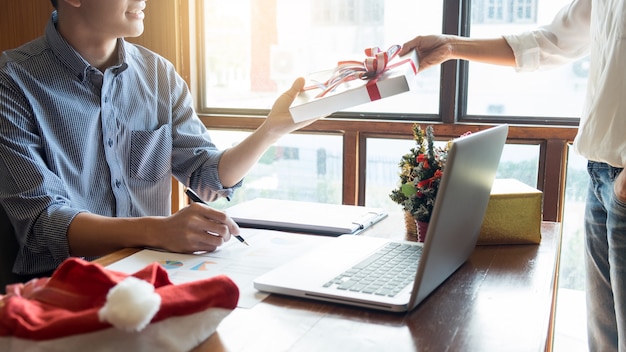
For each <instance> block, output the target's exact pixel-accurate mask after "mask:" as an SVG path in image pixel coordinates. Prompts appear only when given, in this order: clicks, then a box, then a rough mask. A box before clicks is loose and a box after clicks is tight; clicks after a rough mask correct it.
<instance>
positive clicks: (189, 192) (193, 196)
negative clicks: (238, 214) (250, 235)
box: [185, 187, 249, 246]
mask: <svg viewBox="0 0 626 352" xmlns="http://www.w3.org/2000/svg"><path fill="white" fill-rule="evenodd" d="M185 193H186V194H187V197H189V198H191V200H193V201H194V202H196V203H202V204H204V205H208V204H207V203H206V202H205V201H203V200H202V198H200V196H198V195H197V194H196V192H194V191H193V190H192V189H191V188H189V187H187V188H185ZM233 236H234V237H235V238H236V239H238V240H239V242H241V243H243V244H245V245H246V246H249V244H248V242H246V240H244V239H243V237H241V236H239V235H233Z"/></svg>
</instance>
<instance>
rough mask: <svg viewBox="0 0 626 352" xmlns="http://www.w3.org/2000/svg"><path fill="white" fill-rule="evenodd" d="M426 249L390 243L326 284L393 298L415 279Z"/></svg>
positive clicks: (325, 285) (341, 288) (326, 285)
mask: <svg viewBox="0 0 626 352" xmlns="http://www.w3.org/2000/svg"><path fill="white" fill-rule="evenodd" d="M422 248H423V247H422V246H416V245H412V244H406V243H393V242H392V243H388V244H387V245H386V246H385V247H383V248H381V249H380V250H378V251H377V252H376V253H374V254H372V255H371V256H369V257H368V258H366V259H365V260H363V261H361V262H360V263H359V264H357V265H355V266H353V267H352V268H350V269H348V270H346V271H344V272H343V273H341V274H339V275H337V276H336V277H335V278H334V279H332V280H330V281H328V282H327V283H326V284H324V287H334V288H337V289H339V290H348V291H355V292H362V293H368V294H374V295H380V296H390V297H393V296H395V295H397V294H398V293H399V292H400V291H402V289H404V288H405V287H406V286H407V285H409V284H411V283H412V282H413V280H414V279H415V272H416V271H417V264H418V262H419V258H420V256H421V254H422Z"/></svg>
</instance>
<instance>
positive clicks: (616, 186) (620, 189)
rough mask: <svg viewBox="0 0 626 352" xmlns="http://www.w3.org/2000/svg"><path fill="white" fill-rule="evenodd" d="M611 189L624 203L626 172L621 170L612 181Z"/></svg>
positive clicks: (625, 198)
mask: <svg viewBox="0 0 626 352" xmlns="http://www.w3.org/2000/svg"><path fill="white" fill-rule="evenodd" d="M613 191H614V192H615V196H616V197H617V199H618V200H619V201H620V202H622V203H626V173H624V171H623V170H622V172H620V173H619V175H617V178H616V179H615V182H614V183H613Z"/></svg>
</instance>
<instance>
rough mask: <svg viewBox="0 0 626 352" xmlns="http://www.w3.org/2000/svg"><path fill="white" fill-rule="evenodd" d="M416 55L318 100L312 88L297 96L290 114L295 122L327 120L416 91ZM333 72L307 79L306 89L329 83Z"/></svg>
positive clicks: (398, 61)
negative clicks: (332, 115)
mask: <svg viewBox="0 0 626 352" xmlns="http://www.w3.org/2000/svg"><path fill="white" fill-rule="evenodd" d="M418 67H419V65H418V58H417V54H416V53H415V51H412V52H411V53H409V54H407V55H405V56H402V57H397V58H396V59H395V60H391V61H390V62H389V63H388V64H387V68H386V69H385V71H383V72H382V73H380V74H379V75H376V76H374V77H373V78H371V79H369V80H365V79H354V80H350V81H347V82H344V83H341V84H340V85H338V86H337V87H336V88H335V89H334V90H332V91H330V92H328V93H327V94H325V95H324V96H321V97H318V95H319V94H320V93H321V92H322V89H318V88H313V89H308V90H304V91H302V92H300V94H298V96H297V97H296V99H295V101H294V103H293V104H292V106H291V108H290V109H289V111H290V112H291V116H292V118H293V120H294V122H296V123H297V122H301V121H306V120H310V119H313V118H316V117H320V116H327V115H330V114H332V113H334V112H337V111H340V110H343V109H346V108H350V107H354V106H357V105H361V104H365V103H369V102H372V101H376V100H379V99H384V98H388V97H391V96H394V95H397V94H400V93H404V92H408V91H410V90H412V89H414V88H415V75H416V74H417V69H418ZM333 72H334V70H328V71H323V72H319V73H316V74H315V75H311V76H310V77H308V78H307V83H306V85H305V87H312V86H315V84H316V83H315V82H323V81H326V80H328V79H329V77H330V76H331V75H332V74H333Z"/></svg>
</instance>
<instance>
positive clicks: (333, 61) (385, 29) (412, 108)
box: [201, 0, 443, 113]
mask: <svg viewBox="0 0 626 352" xmlns="http://www.w3.org/2000/svg"><path fill="white" fill-rule="evenodd" d="M203 5H204V20H203V21H202V22H203V25H204V37H203V39H202V43H203V45H204V51H203V53H202V54H203V58H202V60H201V62H202V63H201V65H203V67H202V72H204V73H203V77H204V78H203V82H202V86H203V90H204V91H203V98H204V102H203V108H233V109H248V108H249V109H269V108H270V106H271V104H272V103H273V102H274V99H275V98H276V97H277V95H278V94H279V92H280V93H282V92H283V91H284V90H286V89H287V88H288V87H289V86H290V85H291V83H292V82H293V80H294V79H295V78H296V77H298V76H306V75H307V74H309V73H313V72H317V71H322V70H328V69H332V68H334V67H335V66H336V65H337V62H338V61H340V60H355V59H356V60H363V59H364V58H365V54H364V52H363V51H364V50H365V49H366V48H368V47H374V46H378V47H380V48H381V49H387V47H388V46H390V45H393V44H403V43H404V42H405V41H406V40H408V39H410V38H411V37H412V36H413V35H415V34H417V33H433V32H434V33H440V32H441V27H442V20H441V19H442V14H443V0H432V1H428V2H424V1H395V0H394V1H385V0H341V1H337V0H315V1H313V0H298V1H292V0H231V1H218V0H204V1H203ZM407 24H410V25H407ZM417 85H418V89H417V90H416V91H413V92H409V93H405V94H401V95H398V96H395V97H392V98H388V99H383V100H379V101H376V102H373V103H369V104H365V105H361V106H358V107H356V108H352V109H351V110H352V111H360V112H397V113H436V112H437V111H438V104H439V70H438V69H436V70H428V71H426V72H424V74H420V75H419V76H418V83H417Z"/></svg>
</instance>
